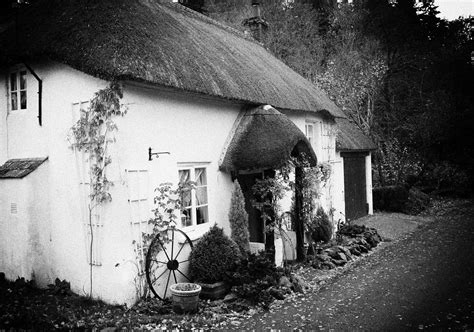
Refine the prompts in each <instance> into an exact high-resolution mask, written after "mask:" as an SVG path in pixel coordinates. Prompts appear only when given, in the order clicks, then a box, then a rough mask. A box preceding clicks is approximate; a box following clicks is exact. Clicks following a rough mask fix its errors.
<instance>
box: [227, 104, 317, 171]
mask: <svg viewBox="0 0 474 332" xmlns="http://www.w3.org/2000/svg"><path fill="white" fill-rule="evenodd" d="M302 153H304V154H305V155H306V156H307V158H308V159H309V161H310V164H311V165H313V166H315V165H316V163H317V159H316V154H315V153H314V151H313V149H312V147H311V143H310V142H309V141H308V139H307V138H306V136H305V135H304V133H303V132H301V130H300V129H299V128H298V127H297V126H296V125H295V124H294V123H293V122H292V121H291V120H290V119H289V118H288V117H287V116H286V115H284V114H282V113H280V112H278V111H277V110H276V109H275V108H273V107H271V106H268V105H266V106H260V107H257V108H254V109H251V110H249V111H247V112H245V114H243V116H241V117H240V118H238V119H237V121H236V123H235V125H234V129H233V131H232V133H231V137H229V140H228V142H227V143H226V147H225V148H224V151H223V154H222V158H221V161H220V164H219V168H220V170H222V171H225V172H238V171H242V170H247V171H250V170H256V169H276V168H279V167H281V166H282V165H283V164H284V163H285V162H286V161H288V160H289V158H290V157H291V156H297V155H299V154H302Z"/></svg>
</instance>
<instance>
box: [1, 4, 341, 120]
mask: <svg viewBox="0 0 474 332" xmlns="http://www.w3.org/2000/svg"><path fill="white" fill-rule="evenodd" d="M19 22H20V24H19V27H20V29H19V36H20V38H19V45H18V46H17V45H16V43H15V29H14V26H10V28H9V29H7V30H6V31H4V32H3V33H0V45H1V47H0V61H3V62H5V61H12V60H13V61H15V60H17V59H18V58H19V57H23V58H25V59H36V58H38V57H43V58H46V59H50V60H54V61H58V62H61V63H65V64H67V65H69V66H71V67H73V68H75V69H78V70H80V71H82V72H85V73H88V74H90V75H93V76H96V77H100V78H104V79H107V80H110V79H119V80H133V81H139V82H144V83H151V84H156V85H160V86H166V87H171V88H177V89H180V90H185V91H190V92H197V93H201V94H205V95H211V96H217V97H222V98H227V99H232V100H238V101H243V102H246V103H250V104H256V105H261V104H271V105H273V106H275V107H278V108H281V109H289V110H303V111H313V112H318V111H327V112H329V113H330V114H331V115H332V116H334V117H345V115H344V113H342V111H341V110H340V109H339V108H338V107H337V106H336V105H335V104H334V103H333V102H332V101H331V100H330V99H329V98H328V97H327V96H326V94H325V93H324V92H323V91H322V90H320V89H319V88H317V87H316V86H314V84H312V83H310V82H309V81H307V80H306V79H304V78H303V77H302V76H300V75H299V74H297V73H296V72H295V71H293V70H292V69H290V68H289V67H288V66H286V65H285V64H284V63H283V62H281V61H280V60H278V59H277V58H275V57H274V56H273V55H271V54H270V53H269V52H268V51H267V50H265V49H264V48H263V47H262V46H261V45H260V44H259V43H257V42H255V41H254V40H253V39H251V38H249V37H247V36H245V35H244V34H243V33H241V32H240V31H237V30H235V29H232V28H230V27H227V26H224V25H223V24H220V23H218V22H216V21H214V20H212V19H210V18H208V17H206V16H204V15H201V14H199V13H197V12H195V11H192V10H190V9H188V8H186V7H184V6H182V5H180V4H177V3H163V2H160V1H157V0H101V1H92V0H47V1H38V3H37V5H31V6H29V8H28V9H26V10H25V12H24V13H23V14H21V15H20V16H19Z"/></svg>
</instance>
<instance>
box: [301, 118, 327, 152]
mask: <svg viewBox="0 0 474 332" xmlns="http://www.w3.org/2000/svg"><path fill="white" fill-rule="evenodd" d="M321 125H322V124H321V122H320V121H307V122H306V124H305V132H306V138H307V139H308V141H309V142H310V143H311V146H312V147H313V150H314V152H315V153H316V156H317V157H318V159H320V158H321V144H322V143H323V142H322V140H321Z"/></svg>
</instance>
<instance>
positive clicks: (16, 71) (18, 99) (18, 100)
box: [7, 66, 28, 112]
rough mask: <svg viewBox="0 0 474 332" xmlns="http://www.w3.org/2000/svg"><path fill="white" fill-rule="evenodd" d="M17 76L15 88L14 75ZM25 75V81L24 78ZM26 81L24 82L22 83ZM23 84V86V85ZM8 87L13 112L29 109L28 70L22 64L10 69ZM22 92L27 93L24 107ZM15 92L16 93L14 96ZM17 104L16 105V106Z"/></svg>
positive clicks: (9, 101)
mask: <svg viewBox="0 0 474 332" xmlns="http://www.w3.org/2000/svg"><path fill="white" fill-rule="evenodd" d="M13 75H14V76H15V80H14V81H15V89H14V88H13V84H12V82H13V80H12V76H13ZM22 77H24V81H23V80H22ZM23 82H24V84H22V83H23ZM22 85H23V86H22ZM7 89H8V105H9V110H10V111H11V112H18V111H26V110H28V70H27V69H26V68H24V67H22V66H17V67H13V68H11V69H10V70H9V71H8V79H7ZM22 93H24V95H25V103H24V107H23V103H22ZM13 94H16V96H15V97H13ZM14 100H15V102H13V101H14ZM14 105H16V107H14Z"/></svg>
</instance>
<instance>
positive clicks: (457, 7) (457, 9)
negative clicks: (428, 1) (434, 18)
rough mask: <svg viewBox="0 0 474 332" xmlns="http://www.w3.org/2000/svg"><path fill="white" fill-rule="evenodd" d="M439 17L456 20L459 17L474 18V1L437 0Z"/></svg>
mask: <svg viewBox="0 0 474 332" xmlns="http://www.w3.org/2000/svg"><path fill="white" fill-rule="evenodd" d="M435 5H436V6H438V11H440V13H439V14H438V17H440V18H446V19H448V20H454V19H456V18H458V17H459V16H464V17H468V16H469V15H473V16H474V0H435Z"/></svg>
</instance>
